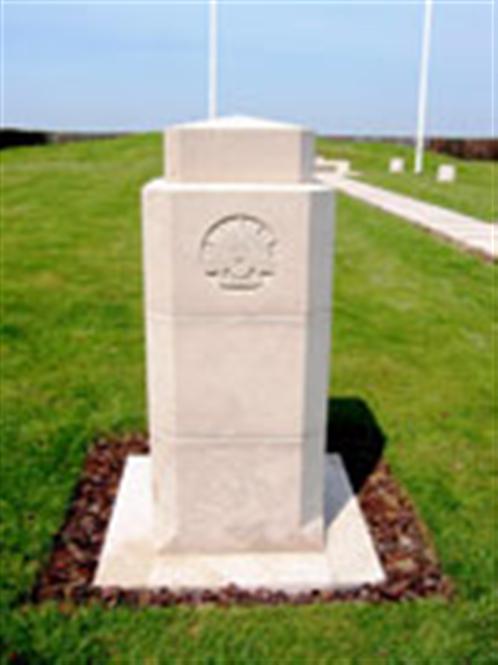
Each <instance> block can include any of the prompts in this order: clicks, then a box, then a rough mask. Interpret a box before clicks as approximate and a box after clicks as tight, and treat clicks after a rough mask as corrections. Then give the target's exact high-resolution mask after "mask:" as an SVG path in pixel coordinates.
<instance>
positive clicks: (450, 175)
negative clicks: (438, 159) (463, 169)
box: [436, 164, 456, 182]
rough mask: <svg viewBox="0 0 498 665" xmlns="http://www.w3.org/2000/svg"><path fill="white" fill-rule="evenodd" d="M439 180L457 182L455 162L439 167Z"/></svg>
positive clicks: (437, 177)
mask: <svg viewBox="0 0 498 665" xmlns="http://www.w3.org/2000/svg"><path fill="white" fill-rule="evenodd" d="M436 179H437V181H438V182H455V180H456V168H455V166H454V165H453V164H440V165H439V166H438V169H437V176H436Z"/></svg>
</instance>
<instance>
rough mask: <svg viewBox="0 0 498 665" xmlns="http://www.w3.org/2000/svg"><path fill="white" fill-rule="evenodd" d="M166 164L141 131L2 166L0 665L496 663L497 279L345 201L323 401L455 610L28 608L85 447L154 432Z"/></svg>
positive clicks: (489, 270)
mask: <svg viewBox="0 0 498 665" xmlns="http://www.w3.org/2000/svg"><path fill="white" fill-rule="evenodd" d="M160 151H161V145H160V140H159V137H157V136H146V137H128V138H124V139H119V140H115V141H106V142H97V143H87V144H83V143H80V144H73V145H70V144H68V145H64V146H49V147H43V148H31V149H19V150H11V151H7V152H6V153H4V155H3V168H4V173H3V187H4V191H3V196H2V198H3V215H2V222H3V248H2V249H3V255H2V260H3V284H2V286H3V293H2V299H3V307H4V317H3V326H2V333H3V366H2V386H1V388H2V419H3V423H2V428H3V431H2V451H1V469H0V471H1V477H0V484H1V487H2V506H1V517H2V527H1V533H0V536H1V541H2V544H3V553H2V595H1V606H2V611H3V617H2V622H1V628H0V632H1V639H2V646H1V648H0V651H1V653H2V659H3V662H5V663H9V662H10V663H12V662H14V663H15V662H17V663H36V664H37V665H38V664H39V663H42V664H43V663H47V664H48V663H50V664H53V663H62V664H64V665H66V664H67V663H78V664H80V663H99V664H100V663H106V662H116V663H117V662H129V663H139V662H151V663H162V662H194V661H195V662H196V663H197V662H198V663H230V664H232V663H248V664H249V663H250V664H251V665H252V664H254V663H338V662H340V663H341V664H342V663H359V662H362V663H363V662H386V663H408V662H416V663H428V664H432V663H443V662H444V663H450V662H451V663H462V664H463V663H469V662H472V664H473V665H474V664H476V663H491V662H493V650H495V652H496V647H497V645H496V642H494V635H495V633H496V625H497V624H496V622H497V616H496V604H495V598H494V595H493V591H494V585H493V573H494V570H495V569H496V568H495V566H496V551H497V548H496V536H497V533H496V513H495V511H496V503H495V500H496V494H495V493H494V491H493V489H494V488H493V478H496V471H497V464H496V455H494V454H493V440H492V437H493V431H492V424H493V422H492V408H493V393H492V387H493V370H492V363H491V359H492V341H491V335H492V320H491V319H492V297H493V276H496V270H497V267H496V266H493V265H487V264H483V263H482V262H480V261H478V260H476V259H474V258H473V257H471V256H467V255H464V254H462V253H460V252H459V251H458V250H455V249H453V248H452V247H450V246H447V245H445V244H444V243H440V242H438V241H437V240H435V239H434V238H432V237H430V236H428V235H426V234H424V233H422V232H420V231H419V230H418V229H416V228H413V227H411V226H409V225H406V224H399V222H398V220H396V219H395V218H392V217H390V216H388V215H386V214H384V213H382V212H381V211H378V210H375V209H374V208H371V207H368V206H367V205H365V204H363V203H360V202H357V201H353V200H350V199H348V198H346V197H344V196H341V197H339V201H338V233H337V264H336V279H335V295H334V307H335V314H334V316H335V321H334V339H333V345H332V347H333V360H332V368H333V373H332V377H333V378H332V384H331V391H332V394H333V395H334V396H335V397H357V398H360V399H362V400H364V401H365V402H366V403H367V404H368V406H369V408H370V409H371V410H372V412H373V413H374V414H375V416H376V418H377V420H378V422H379V423H380V425H381V427H382V429H383V431H384V433H385V435H386V437H387V447H386V456H387V458H388V459H389V461H390V462H391V465H392V466H393V468H394V470H395V473H396V475H397V477H398V479H399V480H400V482H402V483H403V484H404V486H405V487H406V488H407V489H408V491H409V492H410V495H411V497H412V498H413V500H414V501H415V503H416V505H417V507H418V509H419V511H420V513H421V515H422V517H423V519H424V520H425V522H426V524H427V525H428V527H429V529H430V530H431V533H432V535H433V538H434V542H435V545H436V547H437V550H438V553H439V556H440V558H441V560H442V562H443V566H444V569H445V572H446V573H447V574H449V575H450V576H452V577H453V579H454V582H455V584H456V595H455V598H454V600H453V601H452V602H451V603H446V602H443V601H440V600H437V599H436V600H429V601H424V602H414V603H406V604H401V605H377V606H375V605H362V604H355V605H351V604H348V605H321V606H308V607H261V608H226V609H223V608H215V607H203V608H198V609H192V608H188V607H180V608H169V609H153V608H151V609H143V610H133V609H130V608H127V607H118V608H115V609H113V610H107V609H103V608H101V607H99V606H97V605H93V606H91V605H90V606H85V607H78V608H74V607H72V606H69V605H67V606H62V607H59V608H58V607H56V606H55V605H53V604H51V603H47V604H43V605H41V606H33V605H32V604H31V603H30V602H29V590H30V588H31V585H32V584H33V581H34V579H35V576H36V574H37V571H38V570H39V569H40V566H42V565H43V563H44V561H45V559H46V557H47V555H48V552H49V548H50V541H51V537H52V535H53V534H54V533H55V532H56V531H57V529H58V528H59V526H60V524H61V522H62V520H63V515H64V511H65V508H66V506H67V503H68V500H69V497H70V495H71V491H72V488H73V487H74V484H75V483H76V480H77V478H78V474H79V472H80V468H81V463H82V459H83V456H84V454H85V450H86V449H87V446H88V444H89V443H90V441H91V440H92V439H94V438H95V437H96V436H98V435H99V434H101V433H112V432H123V431H129V430H135V429H142V428H143V427H144V426H145V409H144V380H143V373H144V362H143V343H144V341H143V332H142V302H141V288H142V287H141V252H140V224H139V198H138V195H139V188H140V186H141V185H142V184H143V183H144V182H145V181H146V180H147V179H149V178H151V177H152V176H155V175H157V174H159V173H160V171H161V152H160ZM494 513H495V514H494ZM16 659H17V660H16Z"/></svg>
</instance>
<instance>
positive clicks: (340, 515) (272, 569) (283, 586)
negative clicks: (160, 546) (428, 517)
mask: <svg viewBox="0 0 498 665" xmlns="http://www.w3.org/2000/svg"><path fill="white" fill-rule="evenodd" d="M325 472H326V473H325V522H326V537H325V546H324V548H323V550H322V551H303V552H301V551H293V552H271V551H269V552H243V553H231V554H223V553H220V554H216V553H210V554H197V553H183V554H160V553H158V551H157V547H156V542H155V539H154V530H153V505H152V491H151V487H152V483H151V463H150V457H149V456H130V457H129V459H128V462H127V464H126V467H125V472H124V475H123V478H122V481H121V485H120V489H119V493H118V496H117V499H116V503H115V505H114V510H113V514H112V519H111V523H110V527H109V530H108V532H107V535H106V540H105V544H104V548H103V551H102V553H101V557H100V561H99V566H98V569H97V573H96V576H95V579H94V585H96V586H99V587H107V586H113V587H121V588H124V589H133V588H144V587H145V588H159V587H168V588H170V589H173V590H175V589H176V590H178V589H216V588H220V587H224V586H227V585H228V584H235V585H237V586H238V587H240V588H244V589H248V590H251V589H257V588H262V587H263V588H267V589H272V590H282V591H287V592H289V593H292V592H299V591H306V590H312V589H333V588H351V587H356V586H360V585H362V584H367V583H368V584H376V583H380V582H382V581H384V572H383V569H382V566H381V564H380V561H379V558H378V556H377V553H376V551H375V547H374V544H373V541H372V538H371V536H370V533H369V531H368V527H367V524H366V522H365V520H364V518H363V515H362V513H361V509H360V507H359V504H358V501H357V499H356V497H355V495H354V493H353V492H352V489H351V486H350V484H349V480H348V477H347V475H346V472H345V470H344V467H343V465H342V461H341V459H340V457H339V456H338V455H330V456H328V457H327V462H326V465H325Z"/></svg>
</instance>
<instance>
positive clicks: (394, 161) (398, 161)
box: [389, 157, 405, 173]
mask: <svg viewBox="0 0 498 665" xmlns="http://www.w3.org/2000/svg"><path fill="white" fill-rule="evenodd" d="M404 170H405V160H404V159H403V158H402V157H392V158H391V160H390V161H389V173H403V172H404Z"/></svg>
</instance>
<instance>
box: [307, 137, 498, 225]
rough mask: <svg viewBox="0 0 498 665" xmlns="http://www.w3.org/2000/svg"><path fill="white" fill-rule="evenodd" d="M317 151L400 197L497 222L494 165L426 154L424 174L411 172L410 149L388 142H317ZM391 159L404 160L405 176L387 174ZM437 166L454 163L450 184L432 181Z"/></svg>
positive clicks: (427, 152)
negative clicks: (346, 161) (347, 163)
mask: <svg viewBox="0 0 498 665" xmlns="http://www.w3.org/2000/svg"><path fill="white" fill-rule="evenodd" d="M318 151H319V152H320V154H321V155H323V156H324V157H328V158H329V159H349V160H350V161H351V166H352V169H353V170H355V171H359V172H360V173H361V179H363V180H365V181H366V182H369V183H371V184H372V185H379V187H385V188H386V189H391V190H393V191H396V192H399V193H401V194H407V195H408V196H412V197H414V198H418V199H421V200H424V201H428V202H429V203H435V204H437V205H440V206H443V207H445V208H450V209H452V210H456V211H458V212H461V213H464V214H466V215H471V216H472V217H477V218H478V219H482V220H484V221H497V220H498V207H497V179H496V176H497V172H496V168H497V165H496V162H487V161H469V160H464V159H455V158H454V157H449V156H448V155H442V154H437V153H435V152H431V151H426V153H425V163H424V172H423V173H422V174H420V175H415V174H414V173H413V148H411V147H408V146H403V145H393V144H392V143H356V142H352V141H330V140H327V139H318ZM391 157H404V158H405V160H406V171H405V173H399V174H393V173H389V172H388V166H389V160H390V159H391ZM440 164H454V165H455V166H456V170H457V180H456V182H454V183H441V182H436V171H437V167H438V166H439V165H440Z"/></svg>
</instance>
